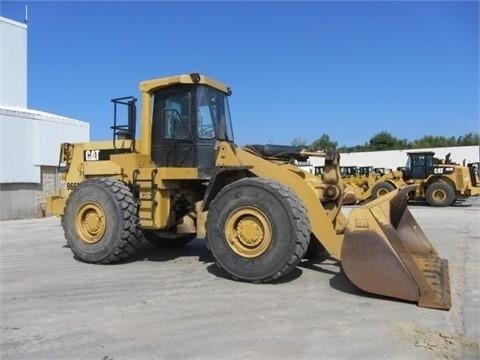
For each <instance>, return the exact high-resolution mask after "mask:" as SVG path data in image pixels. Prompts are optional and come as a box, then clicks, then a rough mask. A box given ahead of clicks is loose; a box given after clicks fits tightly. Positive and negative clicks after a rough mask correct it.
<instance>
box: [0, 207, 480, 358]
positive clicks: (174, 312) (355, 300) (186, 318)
mask: <svg viewBox="0 0 480 360" xmlns="http://www.w3.org/2000/svg"><path fill="white" fill-rule="evenodd" d="M478 200H480V199H476V200H475V201H474V202H473V205H472V206H468V207H465V206H458V207H450V208H431V207H427V206H411V207H410V209H411V211H412V213H413V214H414V216H415V217H416V219H417V221H418V222H419V224H420V225H421V227H422V228H423V230H424V231H425V233H426V234H427V236H428V237H429V238H430V240H431V242H432V243H433V245H434V246H435V247H436V249H437V250H438V251H439V253H440V254H441V256H442V257H443V258H446V259H448V260H449V266H450V282H451V291H452V302H453V307H452V309H451V310H450V311H441V310H432V309H426V308H420V307H417V306H416V305H415V304H411V303H407V302H402V301H396V300H390V299H385V298H382V297H377V296H372V295H368V294H366V293H364V292H362V291H360V290H357V289H356V288H354V286H353V285H351V284H350V283H349V281H348V280H347V279H346V278H345V277H344V276H343V274H342V273H341V272H340V269H339V267H338V265H337V264H336V263H334V262H332V261H329V260H327V261H325V262H319V261H305V262H304V263H302V264H301V266H299V267H298V268H297V269H296V270H295V271H294V272H293V273H292V274H291V276H289V277H288V278H287V279H285V280H284V281H282V282H280V283H276V284H250V283H242V282H237V281H233V280H231V279H229V277H228V276H226V275H225V274H224V273H223V272H222V271H220V270H219V269H218V268H217V267H216V265H215V264H214V262H213V259H212V257H211V255H210V253H209V252H208V250H207V249H206V247H205V244H204V243H203V242H202V241H200V240H195V241H193V242H191V243H190V244H188V245H186V246H185V247H183V248H181V249H175V250H171V249H168V250H162V249H158V248H153V247H152V246H150V245H149V244H147V243H144V244H143V245H142V247H141V248H140V251H139V252H138V254H137V255H136V256H135V257H134V258H133V259H131V260H130V261H128V262H126V263H122V264H118V265H88V264H84V263H81V262H79V261H76V260H75V259H74V258H73V257H72V253H71V251H70V249H69V248H68V247H66V242H65V239H64V236H63V231H62V229H61V227H60V221H59V219H58V218H54V217H49V218H44V219H31V220H18V221H4V222H1V223H0V240H1V241H0V250H1V251H0V280H1V282H0V284H1V288H0V290H1V291H0V295H1V298H0V305H1V318H0V320H1V321H0V323H1V343H0V344H1V345H0V346H1V347H0V350H1V358H2V359H16V360H19V359H98V360H113V359H115V360H120V359H319V358H320V359H322V358H323V359H479V358H480V351H479V340H480V330H479V329H480V323H479V321H480V320H479V319H480V305H479V298H480V281H479V273H480V272H479V270H480V268H479V265H480V251H479V249H480V247H479V241H480V236H479V233H478V231H479V223H480V222H479V220H480V202H479V201H478ZM345 211H346V212H348V208H345Z"/></svg>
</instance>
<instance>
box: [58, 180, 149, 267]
mask: <svg viewBox="0 0 480 360" xmlns="http://www.w3.org/2000/svg"><path fill="white" fill-rule="evenodd" d="M62 225H63V229H64V231H65V237H66V239H67V242H68V245H69V246H70V248H71V250H72V252H73V253H74V255H75V257H76V258H77V259H79V260H82V261H84V262H88V263H101V264H109V263H114V262H119V261H121V260H124V259H126V258H128V257H130V256H132V255H133V254H134V253H135V251H136V249H137V248H138V246H139V245H140V241H141V234H142V232H141V230H140V228H139V219H138V215H137V205H136V202H135V200H134V197H133V194H132V192H131V191H130V189H129V188H128V187H127V186H126V185H125V184H123V183H122V182H120V181H118V180H114V179H108V178H94V179H89V180H86V181H84V182H82V183H81V184H80V185H79V186H78V187H77V188H76V189H75V190H74V191H73V192H72V193H71V194H70V196H69V197H68V200H67V203H66V205H65V213H64V216H63V221H62Z"/></svg>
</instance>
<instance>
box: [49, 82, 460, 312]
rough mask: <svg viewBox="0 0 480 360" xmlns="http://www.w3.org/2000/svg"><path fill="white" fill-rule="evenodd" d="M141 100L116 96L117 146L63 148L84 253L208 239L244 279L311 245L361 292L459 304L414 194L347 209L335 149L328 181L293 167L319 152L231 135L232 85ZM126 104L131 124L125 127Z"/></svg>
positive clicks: (277, 269) (273, 271)
mask: <svg viewBox="0 0 480 360" xmlns="http://www.w3.org/2000/svg"><path fill="white" fill-rule="evenodd" d="M140 91H141V95H142V118H141V131H140V136H139V137H138V138H136V130H135V127H136V119H135V114H136V105H135V104H136V99H135V98H132V97H127V98H120V99H114V100H113V102H114V104H115V115H114V124H113V126H112V129H113V139H112V140H109V141H100V142H89V143H78V144H71V143H64V144H62V146H61V151H60V162H61V165H62V169H63V171H64V172H63V173H62V176H63V181H64V183H65V186H64V188H63V190H62V191H61V193H57V194H55V195H52V196H50V197H49V198H48V199H47V210H48V211H49V212H50V213H52V214H57V215H61V216H62V226H63V228H64V231H65V237H66V239H67V241H68V244H69V245H70V248H71V250H72V252H73V253H74V255H75V257H76V258H77V259H79V260H81V261H84V262H87V263H101V264H108V263H115V262H119V261H121V260H124V259H126V258H128V257H130V256H132V255H133V254H134V253H135V250H136V249H137V248H138V246H139V244H140V242H141V240H142V239H143V238H146V239H147V240H148V241H150V242H152V243H153V244H155V245H158V246H181V245H183V244H185V243H186V242H188V241H190V240H192V239H193V238H200V239H207V242H208V247H209V249H210V250H211V252H212V254H213V256H214V257H215V259H216V261H217V263H218V265H219V266H221V267H222V268H223V269H225V270H226V271H227V272H228V273H229V274H231V276H232V277H233V278H235V279H238V280H244V281H253V282H268V281H274V280H277V279H280V278H282V277H284V276H286V275H287V274H288V273H290V272H291V271H292V270H293V269H294V268H295V267H296V266H297V264H299V262H300V261H301V260H302V258H303V257H304V255H305V253H306V252H307V249H308V247H309V244H310V243H311V242H312V243H315V242H316V244H319V245H321V246H322V247H323V248H324V249H325V250H326V251H327V252H328V253H329V254H330V256H331V257H334V258H336V259H337V260H339V261H341V265H342V268H343V271H344V272H345V274H346V276H347V277H348V278H349V279H350V280H351V281H352V283H353V284H355V285H356V286H357V287H359V288H360V289H363V290H365V291H367V292H371V293H374V294H380V295H384V296H388V297H393V298H398V299H404V300H407V301H411V302H416V303H418V305H419V306H424V307H431V308H438V309H449V308H450V307H451V299H450V286H449V276H448V263H447V260H444V259H441V258H440V256H439V255H438V253H437V251H436V250H435V249H434V247H433V246H432V244H431V243H430V242H429V241H428V239H427V237H426V236H425V234H424V233H423V231H422V230H421V228H420V226H419V225H418V224H417V222H416V221H415V219H414V218H413V216H412V215H411V213H410V211H409V210H408V208H407V192H408V191H409V189H408V188H405V189H403V190H401V191H393V192H391V193H389V194H387V195H385V196H383V197H381V198H379V199H377V200H375V201H373V202H371V203H369V204H368V205H367V206H365V207H361V208H358V209H354V210H352V211H351V213H350V215H349V217H348V219H346V218H345V217H344V215H343V213H342V212H341V203H342V198H343V183H342V178H341V175H340V170H339V157H338V154H336V153H325V154H316V155H320V156H323V157H325V167H324V172H323V176H322V178H320V177H318V176H314V175H313V174H309V173H306V172H305V171H302V170H300V169H298V168H297V167H296V166H295V165H294V162H295V160H297V161H304V160H305V159H306V158H307V157H308V156H310V155H311V154H308V153H305V152H299V151H297V149H296V148H293V147H289V146H275V145H249V146H244V147H239V146H237V145H235V143H234V140H233V132H232V125H231V121H230V111H229V106H228V96H229V95H230V94H231V91H230V88H229V87H227V86H226V85H224V84H223V83H221V82H219V81H216V80H214V79H212V78H210V77H207V76H205V75H201V74H198V73H192V74H184V75H178V76H171V77H166V78H160V79H154V80H148V81H144V82H141V83H140ZM117 106H126V107H127V113H128V123H127V124H126V125H119V124H118V123H117V115H116V114H117V111H116V109H117Z"/></svg>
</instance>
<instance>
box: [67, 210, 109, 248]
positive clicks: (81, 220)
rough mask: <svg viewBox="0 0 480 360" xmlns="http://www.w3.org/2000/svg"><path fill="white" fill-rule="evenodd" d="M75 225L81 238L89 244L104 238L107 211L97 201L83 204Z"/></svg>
mask: <svg viewBox="0 0 480 360" xmlns="http://www.w3.org/2000/svg"><path fill="white" fill-rule="evenodd" d="M75 226H76V229H77V233H78V235H79V236H80V238H81V239H82V240H83V241H84V242H86V243H87V244H95V243H97V242H99V241H100V240H102V238H103V235H105V229H106V228H107V220H106V218H105V213H104V211H103V209H102V208H101V206H100V205H98V204H96V203H95V202H88V203H85V204H83V205H82V206H81V207H80V208H79V209H78V211H77V215H76V217H75Z"/></svg>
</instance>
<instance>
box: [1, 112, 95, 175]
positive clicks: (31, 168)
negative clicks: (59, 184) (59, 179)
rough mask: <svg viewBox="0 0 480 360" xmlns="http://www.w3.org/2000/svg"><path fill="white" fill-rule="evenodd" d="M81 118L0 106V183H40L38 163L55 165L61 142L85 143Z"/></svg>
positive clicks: (86, 137) (85, 130) (87, 135)
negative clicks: (73, 118) (69, 117)
mask: <svg viewBox="0 0 480 360" xmlns="http://www.w3.org/2000/svg"><path fill="white" fill-rule="evenodd" d="M89 139H90V125H89V124H88V123H86V122H83V121H77V120H72V119H68V118H64V117H61V116H57V115H53V114H48V113H44V112H37V111H35V110H30V109H21V108H18V109H15V108H12V107H5V106H3V107H2V106H0V183H40V167H39V166H40V165H47V166H56V165H58V155H59V149H60V144H61V143H62V142H74V143H75V142H88V141H89Z"/></svg>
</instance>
